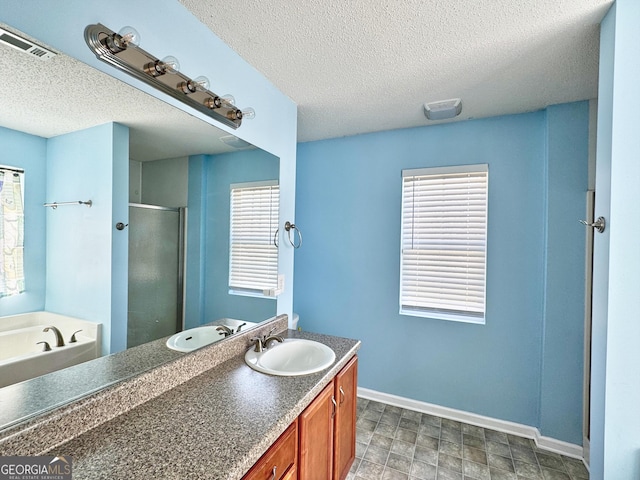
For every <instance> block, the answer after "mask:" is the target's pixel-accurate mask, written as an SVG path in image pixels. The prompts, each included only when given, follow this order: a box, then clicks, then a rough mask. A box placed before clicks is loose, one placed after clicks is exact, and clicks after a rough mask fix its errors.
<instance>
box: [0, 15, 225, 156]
mask: <svg viewBox="0 0 640 480" xmlns="http://www.w3.org/2000/svg"><path fill="white" fill-rule="evenodd" d="M0 26H3V27H4V28H7V29H9V27H8V26H6V25H2V24H0ZM11 30H12V31H13V32H16V30H15V29H11ZM16 33H17V32H16ZM23 36H24V35H23ZM31 40H34V39H31ZM40 44H42V43H41V42H40ZM0 106H1V108H0V126H3V127H7V128H11V129H13V130H18V131H21V132H26V133H30V134H32V135H38V136H41V137H45V138H49V137H53V136H56V135H61V134H64V133H69V132H74V131H77V130H82V129H85V128H89V127H93V126H96V125H101V124H103V123H107V122H111V121H114V122H119V123H122V124H124V125H127V126H128V127H130V157H131V159H132V160H138V161H148V160H161V159H165V158H175V157H182V156H186V155H192V154H200V153H221V152H226V151H232V150H233V149H232V148H230V147H227V146H226V145H225V144H223V143H222V142H221V141H220V140H219V137H221V136H225V135H228V134H227V133H225V132H223V131H222V130H219V129H217V128H215V127H213V126H211V125H209V124H207V123H206V122H203V121H202V120H199V119H197V118H195V117H192V116H191V115H188V114H187V113H184V112H183V111H181V110H179V109H177V108H174V107H172V106H170V105H168V104H166V103H164V102H162V101H160V100H158V99H156V98H154V97H152V96H151V95H148V94H146V93H144V92H142V91H140V90H138V89H135V88H133V87H131V86H129V85H127V84H125V83H124V82H121V81H119V80H116V79H115V78H113V77H111V76H109V75H107V74H105V73H102V72H100V71H98V70H96V69H94V68H92V67H89V66H88V65H86V64H84V63H82V62H79V61H78V60H75V59H73V58H71V57H68V56H66V55H62V54H59V55H57V56H56V57H54V58H52V59H51V60H47V61H43V60H40V59H39V58H36V57H33V56H30V55H27V54H25V53H22V52H19V51H18V50H15V49H13V48H11V47H8V46H7V45H5V44H3V43H0ZM0 160H1V159H0ZM0 163H2V162H1V161H0Z"/></svg>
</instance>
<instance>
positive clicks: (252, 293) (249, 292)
mask: <svg viewBox="0 0 640 480" xmlns="http://www.w3.org/2000/svg"><path fill="white" fill-rule="evenodd" d="M229 295H238V296H240V297H253V298H264V299H266V300H276V299H277V297H272V296H270V295H265V294H264V293H262V291H261V290H260V291H258V290H234V289H231V288H230V289H229Z"/></svg>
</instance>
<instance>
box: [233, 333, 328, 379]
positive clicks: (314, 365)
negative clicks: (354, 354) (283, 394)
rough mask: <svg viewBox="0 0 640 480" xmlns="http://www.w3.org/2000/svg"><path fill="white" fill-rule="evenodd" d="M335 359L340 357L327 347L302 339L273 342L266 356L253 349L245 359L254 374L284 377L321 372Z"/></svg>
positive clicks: (263, 352)
mask: <svg viewBox="0 0 640 480" xmlns="http://www.w3.org/2000/svg"><path fill="white" fill-rule="evenodd" d="M335 359H336V354H335V353H334V351H333V350H331V349H330V348H329V347H327V346H326V345H325V344H323V343H320V342H315V341H313V340H305V339H302V338H287V339H285V341H284V342H283V343H277V342H275V341H272V342H271V346H270V347H269V348H268V349H265V350H263V351H262V352H256V351H254V349H253V347H251V349H250V350H249V351H247V353H246V354H245V356H244V360H245V362H246V363H247V365H249V366H250V367H251V368H253V369H254V370H257V371H258V372H262V373H268V374H271V375H279V376H283V377H292V376H296V375H307V374H309V373H315V372H319V371H320V370H324V369H325V368H327V367H328V366H330V365H331V364H332V363H333V362H334V360H335Z"/></svg>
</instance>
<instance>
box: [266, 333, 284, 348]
mask: <svg viewBox="0 0 640 480" xmlns="http://www.w3.org/2000/svg"><path fill="white" fill-rule="evenodd" d="M272 340H275V341H276V342H280V343H282V342H284V338H282V337H281V336H280V335H272V334H269V336H268V337H266V338H265V339H264V340H263V341H262V345H263V346H264V348H269V342H270V341H272Z"/></svg>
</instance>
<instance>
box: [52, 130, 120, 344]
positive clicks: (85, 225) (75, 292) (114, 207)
mask: <svg viewBox="0 0 640 480" xmlns="http://www.w3.org/2000/svg"><path fill="white" fill-rule="evenodd" d="M128 162H129V130H128V129H127V128H126V127H123V126H122V125H117V124H113V123H108V124H105V125H100V126H98V127H93V128H89V129H86V130H81V131H78V132H73V133H69V134H66V135H60V136H58V137H53V138H50V139H49V140H48V142H47V165H48V167H47V171H48V175H47V181H46V183H47V188H46V191H47V201H49V202H54V201H55V202H69V201H76V200H83V201H86V200H89V199H90V200H92V201H93V205H92V207H91V208H88V207H86V206H68V207H59V208H57V209H55V210H53V209H48V211H47V222H46V229H47V262H46V277H47V286H46V304H45V308H46V310H47V311H50V312H55V313H60V314H64V315H70V316H74V317H78V318H83V319H86V320H91V321H95V322H99V323H102V325H103V330H102V339H103V345H102V352H103V353H113V352H116V351H119V350H122V349H124V348H126V316H127V310H126V306H127V301H126V299H127V281H126V279H127V268H128V265H127V260H128V258H127V256H126V245H127V231H126V230H123V231H117V230H116V229H115V223H116V222H118V221H122V222H123V223H128V220H127V218H128V209H127V205H128V199H127V196H128V172H129V170H128ZM123 206H124V207H123ZM114 215H117V216H116V217H115V218H114ZM117 250H122V251H123V252H124V253H120V254H119V255H114V252H115V251H117ZM123 273H124V279H123V278H122V275H123ZM114 305H115V308H114ZM122 306H124V308H122Z"/></svg>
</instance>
